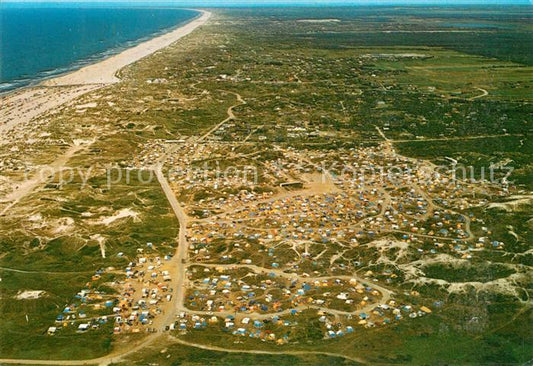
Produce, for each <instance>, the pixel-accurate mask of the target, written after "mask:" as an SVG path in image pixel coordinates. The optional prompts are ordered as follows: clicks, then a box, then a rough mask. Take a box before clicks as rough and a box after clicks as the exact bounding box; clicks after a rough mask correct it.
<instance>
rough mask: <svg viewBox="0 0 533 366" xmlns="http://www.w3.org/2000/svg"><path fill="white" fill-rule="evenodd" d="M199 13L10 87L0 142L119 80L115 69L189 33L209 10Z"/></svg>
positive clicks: (205, 18) (1, 119)
mask: <svg viewBox="0 0 533 366" xmlns="http://www.w3.org/2000/svg"><path fill="white" fill-rule="evenodd" d="M194 10H196V11H198V12H199V14H198V15H197V16H196V17H194V18H192V19H191V20H190V21H188V22H187V23H185V24H181V25H179V26H178V27H177V28H174V29H171V30H170V31H169V32H166V33H164V34H162V35H157V36H155V37H154V38H151V39H149V40H146V41H144V42H141V43H139V44H137V45H135V46H133V47H130V48H127V49H125V50H123V51H121V52H120V53H118V54H115V55H112V56H110V57H107V58H104V59H101V60H99V61H97V62H95V63H92V64H88V65H86V66H84V67H82V68H80V69H78V70H75V71H72V72H69V73H66V74H63V75H59V76H57V77H54V78H51V79H47V80H44V81H42V82H40V83H38V84H35V85H28V86H26V87H22V88H18V89H14V90H12V91H9V92H7V93H5V94H2V95H0V103H1V104H2V106H3V108H2V110H1V111H0V134H2V135H3V136H4V137H3V138H2V139H0V145H1V144H3V143H5V142H7V141H6V140H8V139H9V137H14V136H8V135H12V134H13V133H14V134H16V131H12V130H13V129H14V128H15V127H17V126H19V125H22V126H23V125H25V124H27V123H28V122H30V121H31V120H33V119H34V118H36V117H38V116H40V115H42V114H44V113H46V112H48V111H50V110H53V109H55V108H58V107H59V106H61V105H63V104H65V103H68V102H70V101H72V100H73V99H75V98H78V97H80V96H81V95H83V94H85V93H88V92H90V91H94V90H97V89H99V88H102V87H104V86H106V85H110V84H114V83H117V82H119V81H120V78H118V77H117V73H118V72H119V71H120V70H121V69H122V68H124V67H126V66H128V65H130V64H132V63H134V62H137V61H139V60H140V59H142V58H144V57H146V56H149V55H151V54H152V53H154V52H156V51H159V50H161V49H163V48H165V47H168V46H170V45H171V44H172V43H174V42H176V41H178V40H179V39H181V38H183V37H185V36H186V35H188V34H190V33H192V32H193V31H194V30H195V29H196V28H198V27H200V26H201V25H203V24H205V23H206V22H207V21H208V19H209V18H210V17H211V13H210V12H208V11H204V10H198V9H194Z"/></svg>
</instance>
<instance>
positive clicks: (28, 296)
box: [15, 290, 45, 300]
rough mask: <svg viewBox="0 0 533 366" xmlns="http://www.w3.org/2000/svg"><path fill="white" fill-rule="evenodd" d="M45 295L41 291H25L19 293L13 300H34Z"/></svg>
mask: <svg viewBox="0 0 533 366" xmlns="http://www.w3.org/2000/svg"><path fill="white" fill-rule="evenodd" d="M44 294H45V292H44V291H43V290H26V291H19V292H18V294H17V296H15V299H17V300H34V299H38V298H40V297H42V296H43V295H44Z"/></svg>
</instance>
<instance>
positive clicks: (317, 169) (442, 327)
mask: <svg viewBox="0 0 533 366" xmlns="http://www.w3.org/2000/svg"><path fill="white" fill-rule="evenodd" d="M530 19H531V8H530V7H523V8H520V7H516V8H514V7H509V8H505V9H497V8H483V7H472V8H467V9H464V8H453V7H449V8H438V9H426V8H411V9H409V8H394V9H392V8H382V9H381V8H380V11H379V12H378V11H377V10H376V9H375V8H330V9H329V8H328V9H304V8H300V9H296V8H295V9H284V10H283V11H280V10H276V9H254V10H251V9H233V10H220V9H219V10H216V11H214V12H213V15H212V17H211V18H210V20H209V21H208V22H207V23H206V24H205V25H204V26H202V27H201V28H199V29H197V30H195V31H194V32H193V33H191V34H189V35H187V36H186V37H184V38H182V39H180V40H179V41H178V42H177V43H174V44H173V45H171V46H169V47H167V48H165V49H163V50H160V51H158V52H156V53H155V54H153V55H151V56H149V57H146V58H143V59H142V60H140V61H138V62H137V63H135V64H133V65H130V66H128V67H126V68H124V69H122V70H121V71H120V77H121V81H120V82H118V83H114V84H110V85H107V86H104V87H101V88H98V89H95V90H92V91H87V92H86V93H84V94H83V95H82V96H80V97H79V98H77V99H74V100H72V101H71V102H70V103H68V104H62V105H61V106H60V107H58V108H55V109H53V110H51V111H49V112H47V113H45V114H41V115H39V116H38V117H36V118H35V119H33V120H32V121H31V123H30V122H27V123H25V124H23V125H21V126H19V127H18V128H15V129H13V130H11V131H10V132H9V134H7V135H6V138H5V139H4V140H2V141H1V142H0V164H1V165H0V167H1V171H0V173H1V174H0V212H1V214H0V248H1V251H0V278H1V279H2V281H1V282H0V310H1V312H2V314H3V319H4V321H2V323H1V324H0V339H2V340H7V341H6V342H0V363H1V362H4V361H6V360H3V359H11V358H24V359H28V360H31V359H46V360H60V359H61V360H86V359H94V360H93V361H92V362H94V363H98V364H109V363H113V362H114V363H119V364H120V363H123V364H132V363H133V364H146V363H153V362H156V363H158V364H161V365H165V364H169V365H170V364H186V365H187V364H191V365H194V364H199V363H202V364H208V365H210V364H213V365H214V364H224V365H234V364H242V363H254V364H259V365H261V364H272V363H278V364H280V365H289V364H295V363H296V364H304V365H305V364H308V365H318V364H325V363H327V364H339V365H351V364H358V363H368V364H414V365H427V364H459V365H462V364H464V365H467V364H509V365H511V364H523V363H525V362H527V361H528V360H531V359H532V358H533V353H532V345H531V339H532V337H531V331H530V329H529V327H527V326H525V325H526V324H528V323H530V322H531V300H530V298H531V294H532V291H533V287H532V286H533V282H532V280H531V266H532V265H533V253H532V252H531V244H532V243H533V233H532V231H533V224H532V222H533V221H532V220H533V217H532V216H531V212H532V211H531V209H532V206H533V194H532V186H531V181H532V179H531V177H532V172H533V165H532V164H533V163H532V161H533V159H532V158H533V149H532V141H531V139H532V133H531V132H532V130H531V128H532V127H531V112H532V106H531V102H532V99H531V87H532V84H533V78H532V76H531V75H532V66H531V64H532V61H531V54H530V53H529V52H528V48H529V49H530V45H531V42H532V37H531V25H530ZM502 39H506V40H507V41H506V42H501V40H502ZM43 88H44V90H47V91H49V89H46V88H45V87H43ZM65 88H69V87H65ZM461 164H464V165H465V166H468V165H471V166H472V168H471V169H470V168H468V169H465V170H464V172H465V174H467V175H459V176H458V175H457V172H461V168H462V166H461ZM490 166H493V168H494V174H493V175H494V176H493V177H490V178H494V179H492V181H489V174H490V173H489V170H488V169H489V167H490ZM392 167H394V168H395V169H396V170H394V169H391V168H392ZM510 167H511V168H513V170H512V171H511V172H510V175H507V173H508V172H509V170H510V169H508V168H510ZM65 168H69V170H66V169H65ZM482 168H484V169H486V170H485V171H484V173H483V174H484V177H485V180H482V179H480V178H481V175H482ZM72 172H74V175H73V176H72V175H70V173H72ZM67 173H68V174H67ZM169 295H170V297H169ZM82 324H88V327H89V328H90V329H88V330H85V329H83V327H82V329H81V330H80V328H79V326H80V325H82ZM50 327H54V328H57V329H54V331H51V330H50ZM49 333H51V334H53V335H51V334H49ZM239 351H242V352H239ZM28 362H29V361H28ZM50 362H53V361H50ZM79 362H80V363H81V362H82V361H79Z"/></svg>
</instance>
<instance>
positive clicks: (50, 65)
mask: <svg viewBox="0 0 533 366" xmlns="http://www.w3.org/2000/svg"><path fill="white" fill-rule="evenodd" d="M0 1H1V0H0ZM198 15H199V13H198V12H196V11H193V10H184V9H172V8H153V9H148V8H53V7H52V8H51V7H48V8H44V7H43V8H38V7H19V8H18V7H14V8H9V7H2V5H1V4H0V92H5V91H7V90H11V89H15V88H18V87H21V86H24V85H28V84H32V83H36V82H38V81H40V80H42V79H45V78H49V77H52V76H55V75H58V74H61V73H64V72H67V71H71V70H75V69H77V68H80V67H81V66H83V65H85V64H88V63H91V62H94V61H96V60H98V59H101V58H104V57H106V56H109V55H111V54H115V53H118V52H120V51H121V50H123V49H126V48H128V47H131V46H133V45H135V44H137V43H140V42H142V41H143V40H146V39H149V38H151V37H153V36H155V35H157V34H160V33H164V32H166V31H168V30H170V29H172V28H175V27H177V26H179V25H181V24H184V23H187V22H188V21H190V20H191V19H192V18H195V17H196V16H198Z"/></svg>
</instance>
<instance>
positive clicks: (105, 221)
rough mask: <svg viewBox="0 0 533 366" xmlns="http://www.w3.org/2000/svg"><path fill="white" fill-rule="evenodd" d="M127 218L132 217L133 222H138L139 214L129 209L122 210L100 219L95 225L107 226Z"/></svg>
mask: <svg viewBox="0 0 533 366" xmlns="http://www.w3.org/2000/svg"><path fill="white" fill-rule="evenodd" d="M128 217H132V218H133V220H135V221H137V220H139V213H138V212H135V211H133V210H130V209H129V208H124V209H122V210H120V211H118V212H116V213H115V214H114V215H113V216H108V217H106V218H103V219H100V220H99V221H98V222H97V223H98V224H100V225H109V224H112V223H114V222H115V221H117V220H120V219H125V218H128Z"/></svg>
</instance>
